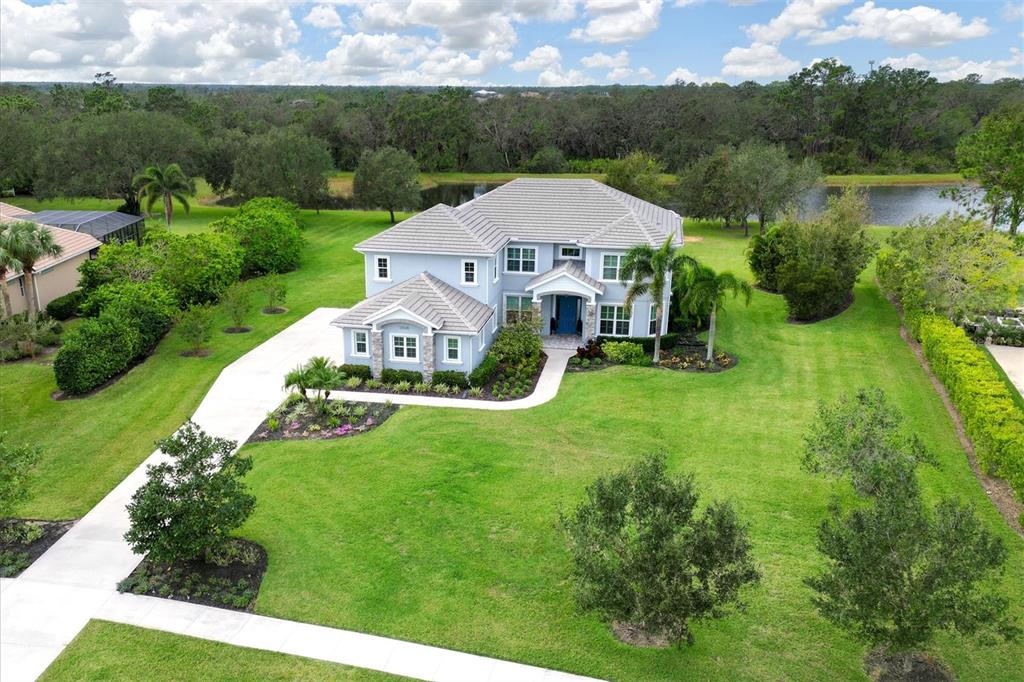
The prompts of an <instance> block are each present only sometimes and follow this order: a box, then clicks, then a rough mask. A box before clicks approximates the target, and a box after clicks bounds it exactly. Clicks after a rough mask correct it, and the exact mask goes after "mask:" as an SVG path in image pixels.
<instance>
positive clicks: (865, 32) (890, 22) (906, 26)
mask: <svg viewBox="0 0 1024 682" xmlns="http://www.w3.org/2000/svg"><path fill="white" fill-rule="evenodd" d="M845 22H846V23H844V24H842V25H841V26H837V27H836V28H834V29H832V30H831V31H824V32H821V33H817V34H815V35H813V36H811V39H810V43H811V44H812V45H825V44H829V43H837V42H839V41H842V40H849V39H851V38H861V39H866V40H884V41H885V42H887V43H889V44H890V45H897V46H899V47H917V48H921V47H942V46H944V45H949V44H951V43H955V42H957V41H960V40H968V39H970V38H981V37H984V36H987V35H988V34H989V33H991V29H989V27H988V24H987V23H986V21H985V19H983V18H980V17H975V18H973V19H971V21H970V23H966V24H965V23H964V21H963V19H961V18H960V15H959V14H957V13H956V12H943V11H941V10H938V9H935V8H934V7H925V6H923V5H918V6H916V7H911V8H910V9H885V8H883V7H876V6H875V3H874V2H872V1H871V0H868V2H865V3H864V4H863V5H862V6H860V7H858V8H856V9H854V10H853V11H852V12H850V13H849V14H847V15H846V17H845Z"/></svg>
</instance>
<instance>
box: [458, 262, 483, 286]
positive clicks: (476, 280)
mask: <svg viewBox="0 0 1024 682" xmlns="http://www.w3.org/2000/svg"><path fill="white" fill-rule="evenodd" d="M469 263H472V264H473V281H472V282H467V281H466V265H467V264H469ZM459 277H460V281H461V282H462V286H464V287H478V286H480V264H479V263H477V261H476V259H475V258H463V259H462V265H461V267H460V269H459Z"/></svg>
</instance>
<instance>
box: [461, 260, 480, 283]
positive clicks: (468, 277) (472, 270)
mask: <svg viewBox="0 0 1024 682" xmlns="http://www.w3.org/2000/svg"><path fill="white" fill-rule="evenodd" d="M462 283H463V284H467V285H470V286H476V284H477V281H476V261H475V260H464V261H462Z"/></svg>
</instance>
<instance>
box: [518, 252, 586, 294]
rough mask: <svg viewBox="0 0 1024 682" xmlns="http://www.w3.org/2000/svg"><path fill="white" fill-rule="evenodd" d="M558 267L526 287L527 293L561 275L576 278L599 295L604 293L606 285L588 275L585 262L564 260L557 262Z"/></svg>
mask: <svg viewBox="0 0 1024 682" xmlns="http://www.w3.org/2000/svg"><path fill="white" fill-rule="evenodd" d="M555 263H556V264H557V265H555V267H553V268H551V269H550V270H548V271H547V272H542V273H540V274H539V275H537V276H536V277H534V278H533V279H531V280H530V281H529V282H527V283H526V286H525V287H524V290H525V291H532V290H533V289H535V288H536V287H538V286H540V285H541V284H543V283H544V282H547V281H550V280H552V279H554V278H556V277H558V276H559V275H563V274H564V275H569V276H570V277H575V278H576V279H578V280H579V281H581V282H583V283H584V284H586V285H587V286H589V287H590V288H591V289H594V290H596V291H597V292H598V293H601V294H603V293H604V285H603V284H601V283H600V282H598V281H597V280H596V279H594V278H593V277H591V276H590V275H588V274H587V271H586V270H585V269H584V267H583V261H578V260H564V261H555Z"/></svg>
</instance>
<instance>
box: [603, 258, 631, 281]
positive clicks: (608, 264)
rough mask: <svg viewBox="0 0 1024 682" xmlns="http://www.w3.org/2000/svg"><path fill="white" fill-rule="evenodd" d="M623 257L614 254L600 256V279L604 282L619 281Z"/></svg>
mask: <svg viewBox="0 0 1024 682" xmlns="http://www.w3.org/2000/svg"><path fill="white" fill-rule="evenodd" d="M624 257H625V256H622V255H620V254H614V253H603V254H601V279H602V280H604V281H606V282H617V281H619V270H621V269H622V259H623V258H624Z"/></svg>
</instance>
